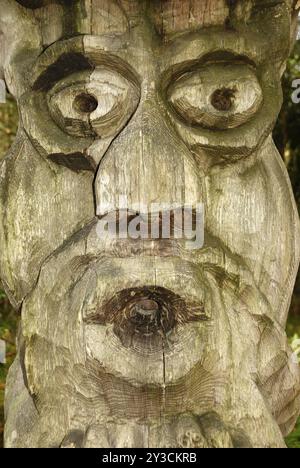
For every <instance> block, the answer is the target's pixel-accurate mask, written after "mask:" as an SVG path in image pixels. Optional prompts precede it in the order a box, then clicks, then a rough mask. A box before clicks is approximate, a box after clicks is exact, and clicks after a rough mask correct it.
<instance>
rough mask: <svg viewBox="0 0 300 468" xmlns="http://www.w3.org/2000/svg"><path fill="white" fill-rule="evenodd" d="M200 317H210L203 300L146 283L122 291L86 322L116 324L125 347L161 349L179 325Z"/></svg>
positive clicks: (201, 318)
mask: <svg viewBox="0 0 300 468" xmlns="http://www.w3.org/2000/svg"><path fill="white" fill-rule="evenodd" d="M200 320H207V316H206V315H205V312H204V304H203V303H202V302H201V301H200V302H196V301H187V300H186V299H184V298H183V297H181V296H180V295H178V294H175V293H174V292H173V291H170V290H168V289H165V288H162V287H155V286H149V287H146V286H145V287H141V288H129V289H124V290H122V291H120V292H118V293H117V294H115V295H114V297H113V298H112V299H111V300H109V301H108V302H107V303H106V304H105V305H104V306H103V307H101V308H100V310H99V311H98V312H97V314H95V315H94V316H90V317H89V318H88V319H87V320H86V322H87V323H89V324H99V325H105V324H112V325H113V330H114V333H115V335H116V336H117V337H118V338H119V339H120V341H121V343H122V345H123V346H125V347H132V348H133V349H137V350H138V349H144V350H147V349H148V350H149V351H154V350H157V351H159V350H161V349H163V348H165V346H166V345H167V343H168V341H167V338H168V336H169V335H170V333H171V332H172V330H174V328H175V327H176V326H177V325H184V324H185V323H190V322H195V321H200Z"/></svg>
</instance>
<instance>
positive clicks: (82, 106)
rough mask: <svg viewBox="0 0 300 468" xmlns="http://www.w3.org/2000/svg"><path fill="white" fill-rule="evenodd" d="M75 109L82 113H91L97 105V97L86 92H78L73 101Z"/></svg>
mask: <svg viewBox="0 0 300 468" xmlns="http://www.w3.org/2000/svg"><path fill="white" fill-rule="evenodd" d="M74 106H75V109H76V110H77V111H78V112H81V113H83V114H91V113H92V112H94V111H95V110H96V109H97V107H98V101H97V99H96V98H95V97H94V96H92V95H91V94H88V93H83V94H80V95H79V96H77V97H76V98H75V101H74Z"/></svg>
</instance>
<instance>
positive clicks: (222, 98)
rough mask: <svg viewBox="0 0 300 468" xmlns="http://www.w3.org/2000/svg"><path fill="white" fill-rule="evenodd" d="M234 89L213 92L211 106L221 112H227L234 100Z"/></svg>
mask: <svg viewBox="0 0 300 468" xmlns="http://www.w3.org/2000/svg"><path fill="white" fill-rule="evenodd" d="M235 93H236V90H235V89H230V88H221V89H217V90H216V91H214V93H213V94H212V95H211V104H212V106H213V107H214V108H215V109H216V110H218V111H223V112H228V111H230V109H231V108H232V106H233V102H234V98H235Z"/></svg>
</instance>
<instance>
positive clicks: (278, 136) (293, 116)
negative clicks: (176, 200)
mask: <svg viewBox="0 0 300 468" xmlns="http://www.w3.org/2000/svg"><path fill="white" fill-rule="evenodd" d="M298 65H300V41H299V42H298V43H297V45H296V48H295V51H294V54H293V56H292V58H291V59H290V60H289V62H288V68H287V71H286V73H285V75H284V79H283V88H284V105H283V108H282V111H281V114H280V116H279V119H278V124H277V126H276V128H275V131H274V139H275V142H276V145H277V147H278V149H279V151H280V152H281V155H282V157H283V159H284V161H285V162H286V165H287V168H288V171H289V174H290V178H291V181H292V185H293V190H294V193H295V197H296V200H297V203H298V207H300V104H299V105H295V104H294V103H293V102H292V100H291V95H292V92H293V88H292V83H293V81H294V80H295V79H300V69H299V70H298V69H297V66H298ZM16 130H17V110H16V106H15V103H14V102H13V100H12V99H11V98H9V99H8V102H7V104H5V105H0V161H1V159H2V158H3V156H4V154H5V152H6V151H7V150H8V148H9V147H10V145H11V143H12V141H13V139H14V137H15V134H16ZM17 321H18V318H17V314H16V313H15V312H14V311H13V310H12V308H11V307H10V305H9V303H8V300H7V298H6V296H5V294H4V293H3V292H2V290H1V287H0V339H3V340H5V341H6V344H7V363H6V364H5V365H1V364H0V447H1V440H2V432H3V419H4V418H3V399H4V388H5V379H6V375H7V371H8V368H9V366H10V365H11V363H12V360H13V358H14V356H15V345H14V343H15V337H16V329H17ZM287 333H288V336H289V338H290V341H291V344H292V342H293V340H295V338H297V337H300V275H299V277H298V279H297V283H296V286H295V292H294V295H293V300H292V305H291V314H290V321H289V323H288V327H287ZM287 445H288V447H289V448H300V419H299V421H298V425H297V427H296V429H295V431H294V432H293V433H292V434H291V435H290V436H289V437H288V438H287Z"/></svg>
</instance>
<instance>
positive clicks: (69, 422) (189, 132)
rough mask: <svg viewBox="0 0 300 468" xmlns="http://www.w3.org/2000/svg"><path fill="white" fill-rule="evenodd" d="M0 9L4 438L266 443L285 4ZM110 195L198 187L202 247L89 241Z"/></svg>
mask: <svg viewBox="0 0 300 468" xmlns="http://www.w3.org/2000/svg"><path fill="white" fill-rule="evenodd" d="M0 7H1V8H0V12H1V13H0V31H1V35H0V43H1V54H0V57H1V58H2V64H1V65H2V69H3V73H4V76H5V79H6V83H7V85H8V87H9V88H10V90H11V92H12V93H13V94H14V96H15V97H16V99H17V101H18V105H19V111H20V126H19V132H18V136H17V139H16V142H15V144H14V146H13V147H12V148H11V150H10V152H9V154H8V155H7V157H6V158H5V160H4V161H3V162H2V163H1V166H0V245H1V252H0V274H1V279H2V281H3V284H4V285H5V288H6V291H7V293H8V294H9V297H10V299H11V301H12V303H13V304H14V305H15V307H16V308H19V309H20V310H21V311H22V323H21V330H20V337H19V354H18V358H17V360H16V362H15V364H14V365H13V367H12V369H11V371H10V375H9V378H8V385H7V395H6V430H5V442H6V446H7V447H61V446H62V447H69V446H70V447H72V446H80V447H148V446H149V447H168V446H172V447H244V446H247V447H283V446H284V439H283V436H284V435H286V434H288V433H289V432H290V431H291V430H292V429H293V426H294V423H295V421H296V418H297V416H298V414H299V412H300V397H299V395H300V374H299V367H298V364H297V363H296V361H295V358H294V356H293V355H292V353H291V350H290V349H289V347H288V344H287V339H286V335H285V325H286V319H287V314H288V309H289V303H290V298H291V293H292V289H293V284H294V281H295V276H296V272H297V269H298V265H299V219H298V214H297V209H296V207H295V202H294V199H293V195H292V191H291V186H290V182H289V180H288V176H287V173H286V170H285V168H284V165H283V163H282V161H281V159H280V156H279V155H278V153H277V151H276V148H275V146H274V144H273V141H272V139H271V131H272V128H273V125H274V122H275V121H276V118H277V115H278V112H279V109H280V106H281V101H282V92H281V83H280V80H281V76H282V73H283V71H284V67H285V62H286V59H287V57H288V55H289V52H290V50H291V47H292V44H293V41H294V39H295V19H296V15H297V11H296V9H295V8H296V2H292V1H290V0H286V1H282V2H266V1H264V0H256V1H255V0H243V1H240V2H239V1H225V0H205V1H204V0H193V1H186V0H164V1H160V0H154V1H149V2H148V1H137V0H119V1H117V0H116V1H113V0H92V1H91V0H86V1H85V0H78V1H75V2H64V1H62V0H61V1H58V0H57V1H55V0H49V1H47V0H40V1H39V0H36V1H35V0H31V1H30V0H28V1H26V0H22V1H21V0H20V1H18V2H17V1H8V0H0ZM120 196H123V197H124V196H126V197H127V200H128V207H129V208H132V209H133V208H134V207H135V205H136V203H142V204H144V205H146V206H149V205H150V204H151V203H152V202H156V203H159V202H161V203H168V204H169V205H174V204H179V205H180V206H183V205H185V204H192V205H194V204H195V203H199V202H203V203H204V205H205V212H206V223H205V244H204V247H203V248H202V249H199V250H197V251H190V250H188V249H187V248H186V244H185V242H184V241H180V240H161V239H158V240H155V241H154V240H149V241H141V240H119V241H112V240H110V239H108V238H102V239H99V236H98V235H97V219H98V218H97V216H101V215H104V214H105V213H106V211H107V207H110V208H111V207H113V209H114V210H116V211H117V210H118V209H119V208H121V206H120ZM141 307H142V308H143V311H144V312H143V313H144V316H143V317H142V318H143V320H142V319H141V317H140V316H139V315H138V314H137V315H136V311H137V310H140V308H141ZM156 308H157V310H158V309H159V320H158V319H157V316H158V315H157V310H156ZM146 317H147V318H146ZM149 317H150V318H149ZM153 317H154V318H153Z"/></svg>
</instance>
